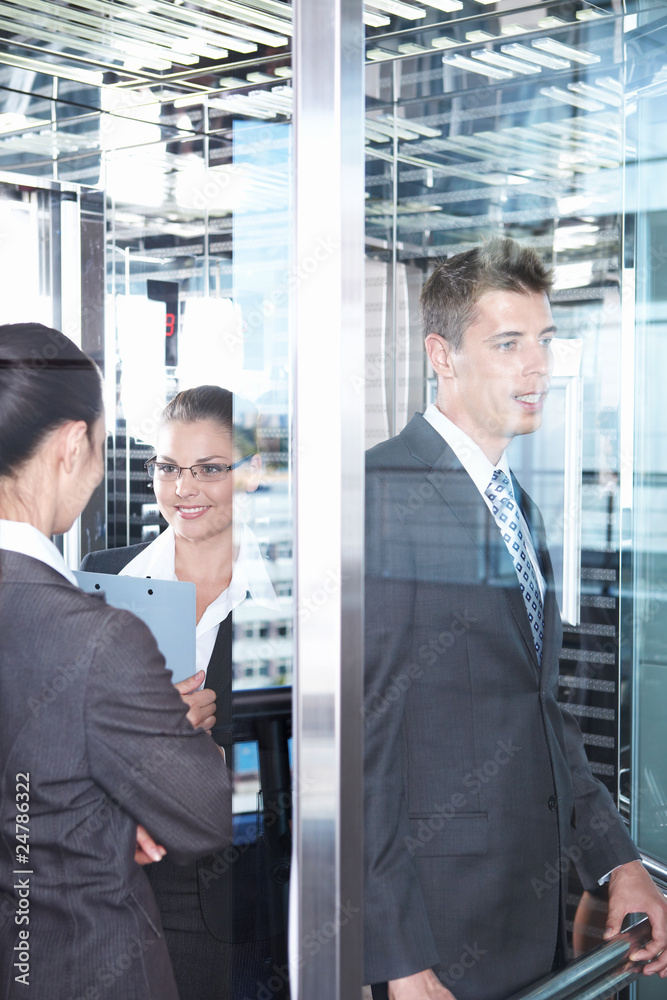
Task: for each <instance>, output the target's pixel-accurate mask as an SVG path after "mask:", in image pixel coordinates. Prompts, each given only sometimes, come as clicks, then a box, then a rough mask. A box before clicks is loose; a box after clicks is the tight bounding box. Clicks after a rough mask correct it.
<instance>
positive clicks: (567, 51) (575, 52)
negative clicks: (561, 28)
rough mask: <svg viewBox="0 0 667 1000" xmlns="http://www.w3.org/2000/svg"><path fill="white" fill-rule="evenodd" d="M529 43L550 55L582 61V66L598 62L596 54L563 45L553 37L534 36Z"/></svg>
mask: <svg viewBox="0 0 667 1000" xmlns="http://www.w3.org/2000/svg"><path fill="white" fill-rule="evenodd" d="M531 44H532V46H533V48H534V49H540V50H541V51H542V52H548V53H550V55H554V56H562V57H563V59H571V60H572V61H573V62H578V63H582V64H583V65H584V66H591V65H592V64H593V63H599V62H600V57H599V56H598V55H595V54H594V53H592V52H586V51H585V49H575V48H573V47H572V46H571V45H563V43H562V42H557V41H556V40H555V38H535V39H534V40H533V42H532V43H531Z"/></svg>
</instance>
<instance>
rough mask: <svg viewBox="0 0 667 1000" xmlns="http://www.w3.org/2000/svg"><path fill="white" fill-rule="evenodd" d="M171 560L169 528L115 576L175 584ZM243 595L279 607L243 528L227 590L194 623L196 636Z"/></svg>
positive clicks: (172, 542)
mask: <svg viewBox="0 0 667 1000" xmlns="http://www.w3.org/2000/svg"><path fill="white" fill-rule="evenodd" d="M175 560H176V536H175V534H174V529H173V528H172V527H171V526H169V527H168V528H167V529H166V530H165V531H163V532H162V534H161V535H158V537H157V538H156V539H154V540H153V541H152V542H151V544H150V545H149V546H147V547H146V548H145V549H144V550H143V551H142V552H140V553H139V555H137V556H135V557H134V559H132V560H131V561H130V562H129V563H128V564H127V565H126V566H124V567H123V569H122V570H121V571H120V574H119V575H120V576H150V577H154V578H155V579H156V580H175V579H176V570H175ZM247 594H250V597H251V598H252V599H253V600H255V601H256V602H257V603H258V604H261V605H263V606H264V607H267V608H273V609H277V608H279V607H280V604H279V601H278V598H277V597H276V593H275V590H274V589H273V584H272V583H271V578H270V577H269V574H268V570H267V568H266V562H265V560H264V558H263V556H262V553H261V550H260V547H259V543H258V541H257V538H256V537H255V535H254V533H253V532H252V531H251V529H250V528H249V527H248V525H247V524H244V525H243V526H242V529H241V542H240V545H239V551H238V555H237V557H236V562H235V563H234V569H233V571H232V579H231V582H230V584H229V587H228V588H227V590H223V592H222V593H221V594H220V596H219V597H217V598H216V599H215V601H213V602H212V603H211V604H209V606H208V607H207V609H206V611H205V612H204V614H203V615H202V616H201V618H200V620H199V622H198V623H197V635H201V634H203V633H204V632H207V631H208V630H209V629H211V628H213V627H214V626H216V625H219V624H220V622H222V621H224V620H225V618H226V617H227V615H228V614H230V612H232V611H233V610H234V608H236V607H238V606H239V604H241V602H242V601H244V600H245V598H246V595H247Z"/></svg>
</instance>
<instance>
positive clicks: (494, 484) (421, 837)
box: [364, 240, 667, 1000]
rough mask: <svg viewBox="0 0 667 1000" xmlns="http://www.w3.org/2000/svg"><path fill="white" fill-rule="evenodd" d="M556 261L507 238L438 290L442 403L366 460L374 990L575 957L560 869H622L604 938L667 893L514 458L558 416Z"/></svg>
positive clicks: (516, 971) (509, 982)
mask: <svg viewBox="0 0 667 1000" xmlns="http://www.w3.org/2000/svg"><path fill="white" fill-rule="evenodd" d="M550 287H551V274H550V272H549V271H548V270H547V268H546V267H545V266H544V265H543V264H542V262H541V261H540V259H539V258H538V257H537V256H536V255H535V254H534V252H532V251H529V250H525V249H522V248H521V247H520V246H518V244H516V243H514V242H513V241H511V240H493V241H491V242H490V243H488V244H486V245H485V246H483V247H479V248H476V249H474V250H472V251H468V252H466V253H463V254H460V255H458V256H456V257H453V258H451V259H450V260H449V261H446V262H444V263H442V264H439V265H438V267H437V268H436V270H435V271H434V273H433V275H432V276H431V277H430V278H429V280H428V281H427V282H426V284H425V286H424V289H423V292H422V312H423V318H424V332H425V334H426V341H425V344H426V349H427V352H428V355H429V359H430V362H431V364H432V366H433V368H434V370H435V373H436V375H437V379H438V391H437V400H436V404H435V405H433V406H430V407H428V408H427V410H426V412H425V413H424V415H421V414H416V415H415V416H414V417H413V419H412V420H411V421H410V423H409V424H408V425H407V427H406V428H405V430H404V431H402V432H401V434H399V435H398V436H397V437H395V438H392V439H391V440H389V441H387V442H385V443H383V444H380V445H378V446H376V447H375V448H373V449H371V451H370V452H369V453H368V462H367V528H366V531H367V583H366V662H367V667H366V702H365V708H364V721H365V744H366V784H365V798H366V824H365V868H366V896H365V960H366V973H365V981H366V982H370V983H372V984H374V986H373V996H374V997H375V998H381V997H385V998H386V997H387V996H388V997H389V998H390V1000H417V998H425V997H428V998H431V1000H451V998H452V996H455V997H456V1000H502V998H504V997H507V996H509V995H511V994H512V993H513V992H515V991H517V990H519V989H521V988H523V987H525V986H526V985H528V984H529V983H531V982H533V981H535V980H536V979H538V978H540V977H541V976H544V975H546V974H548V973H549V971H550V970H551V969H552V968H554V967H555V966H556V965H558V964H560V963H561V961H562V956H563V955H564V942H563V928H564V909H563V907H564V898H565V897H564V885H562V884H561V882H562V880H563V876H564V874H565V873H566V872H567V871H568V870H569V867H570V866H571V865H572V864H576V866H577V869H578V871H579V874H580V876H581V878H582V881H583V884H584V886H585V887H587V888H593V887H595V886H597V885H598V883H599V882H603V881H604V880H605V879H607V878H608V879H609V883H610V885H609V891H610V909H609V917H608V925H607V935H608V936H609V935H611V934H615V933H618V932H619V931H620V929H621V923H622V921H623V918H624V916H625V915H626V914H627V913H631V912H645V913H647V914H648V915H649V917H650V919H651V925H652V930H653V940H652V942H651V944H650V945H649V946H648V947H647V948H646V949H645V950H643V951H642V952H640V953H638V956H637V957H638V958H640V959H644V960H646V959H652V960H653V961H651V963H650V964H649V965H648V967H647V972H648V973H649V974H651V973H658V974H659V975H661V976H662V977H665V976H667V952H664V954H662V955H661V956H660V957H659V958H658V957H657V956H658V955H660V953H661V952H662V951H663V949H664V948H665V945H667V906H666V905H665V900H664V899H663V897H662V894H661V893H659V892H658V890H657V889H656V888H655V886H654V885H653V883H652V881H651V879H650V878H649V876H648V874H647V873H646V872H645V870H644V869H643V867H642V865H641V862H640V861H639V860H638V857H639V855H638V852H637V850H636V848H635V846H634V844H633V843H632V841H631V840H630V838H629V836H628V835H627V833H626V831H625V828H624V825H623V822H622V820H621V818H620V816H619V815H618V813H617V812H616V810H615V808H614V806H613V803H612V800H611V797H610V796H609V794H608V793H607V791H606V789H605V788H604V787H603V786H602V785H601V784H600V783H599V782H598V781H597V780H596V779H595V778H594V777H593V775H592V774H591V771H590V768H589V766H588V763H587V760H586V756H585V752H584V748H583V744H582V740H581V734H580V732H579V729H578V727H577V724H576V722H575V721H574V719H573V718H572V716H571V715H569V714H568V713H566V712H563V711H562V710H561V709H560V707H559V706H558V704H557V702H556V687H557V678H558V656H559V651H560V648H561V638H562V631H561V626H560V618H559V613H558V608H557V606H556V601H555V597H554V587H553V578H552V570H551V564H550V560H549V554H548V551H547V549H546V543H545V535H544V528H543V524H542V519H541V517H540V513H539V511H538V510H537V508H536V507H535V505H534V504H533V503H532V502H531V500H530V498H529V497H528V496H527V495H526V494H525V493H524V492H523V491H522V490H521V487H520V486H519V484H518V483H517V481H516V480H515V479H514V478H513V476H512V474H511V471H510V469H509V466H508V463H507V458H506V456H505V449H506V447H507V445H508V444H509V443H510V441H511V440H512V438H513V437H515V436H516V435H518V434H528V433H531V432H532V431H534V430H536V429H537V428H538V427H539V425H540V423H541V419H542V417H541V414H542V407H543V403H544V399H545V397H546V395H547V392H548V389H549V379H550V373H551V347H550V345H551V340H552V337H553V335H554V331H555V328H554V324H553V320H552V317H551V311H550V307H549V299H548V293H549V290H550Z"/></svg>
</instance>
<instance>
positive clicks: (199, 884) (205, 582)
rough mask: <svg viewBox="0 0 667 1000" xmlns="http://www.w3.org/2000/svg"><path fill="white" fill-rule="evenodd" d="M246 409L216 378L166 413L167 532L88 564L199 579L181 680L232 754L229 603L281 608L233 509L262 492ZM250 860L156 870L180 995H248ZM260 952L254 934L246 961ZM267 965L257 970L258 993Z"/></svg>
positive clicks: (158, 465)
mask: <svg viewBox="0 0 667 1000" xmlns="http://www.w3.org/2000/svg"><path fill="white" fill-rule="evenodd" d="M235 407H236V411H237V412H236V413H235V412H234V411H235ZM239 411H241V403H240V401H239V400H238V399H237V400H236V401H235V399H234V396H233V394H232V393H231V392H229V391H228V390H227V389H223V388H220V387H219V386H198V387H196V388H194V389H187V390H184V391H183V392H180V393H178V395H177V396H175V397H174V399H173V400H172V401H171V402H170V403H169V404H168V406H167V407H166V408H165V410H164V411H163V413H162V418H161V422H160V427H159V430H158V435H157V452H156V455H155V456H154V458H152V459H150V460H149V461H148V462H147V463H146V469H147V472H148V474H149V476H150V477H151V478H152V481H153V487H154V490H155V499H156V501H157V504H158V506H159V509H160V513H161V514H162V516H163V517H164V519H165V520H166V522H167V524H168V527H167V529H166V530H165V531H164V532H163V533H162V534H160V535H159V536H158V537H157V538H156V539H154V540H153V541H152V542H150V543H143V544H140V545H133V546H128V547H127V548H120V549H110V550H108V551H107V552H96V553H91V554H90V555H89V556H87V557H86V559H85V560H84V562H83V564H82V567H81V568H82V569H84V570H88V571H98V572H102V573H120V574H121V575H129V576H142V577H152V578H153V579H163V580H182V581H189V582H191V583H194V584H195V585H196V589H197V642H196V649H197V663H196V666H197V673H196V674H195V675H194V676H193V677H191V678H189V680H188V681H182V682H180V683H179V684H178V685H177V687H178V689H179V691H180V692H181V695H182V697H183V698H184V700H185V701H187V702H188V703H189V704H190V706H191V712H192V713H195V712H196V713H197V715H198V718H199V720H200V721H199V724H200V725H201V726H203V727H204V728H206V729H209V730H212V732H213V736H214V739H216V740H217V741H218V743H220V744H221V745H224V746H225V748H226V751H227V753H228V755H229V753H230V750H231V746H230V744H231V732H230V731H231V677H232V656H231V654H232V642H231V637H232V632H231V626H232V619H231V615H232V612H233V611H234V609H235V608H236V607H238V605H239V604H241V602H242V601H244V600H245V599H246V596H250V597H251V598H252V599H254V600H255V601H256V602H257V603H259V604H263V605H264V606H268V607H271V608H275V607H277V606H278V605H277V601H276V597H275V593H274V590H273V587H272V585H271V581H270V579H269V576H268V573H267V570H266V567H265V563H264V559H263V558H262V555H261V552H260V549H259V546H258V543H257V541H256V539H255V537H254V535H253V533H252V531H251V530H250V528H249V527H248V526H247V525H245V524H244V523H243V520H242V518H241V517H239V516H237V517H236V519H235V516H234V515H235V509H236V511H237V515H238V510H239V507H241V506H242V499H243V497H244V496H245V494H246V493H249V492H253V491H254V490H256V489H257V487H258V485H259V478H260V472H261V466H260V458H259V455H258V454H256V448H255V428H254V421H252V420H249V419H248V414H247V413H246V414H243V415H242V416H240V415H239ZM202 685H205V686H204V687H203V689H202ZM198 688H200V690H196V689H198ZM216 699H217V703H216ZM246 860H247V859H246V858H245V857H243V856H242V857H241V858H240V859H239V860H237V861H235V862H234V863H233V864H231V865H230V864H228V863H227V862H226V861H225V859H224V858H220V857H219V858H207V859H203V860H202V861H201V862H199V863H198V864H197V865H196V866H195V865H191V866H189V867H186V868H183V867H178V866H175V865H169V864H165V863H164V862H162V863H161V864H159V865H155V866H153V868H152V870H151V872H150V877H151V882H152V885H153V889H154V891H155V894H156V898H157V901H158V905H159V907H160V912H161V915H162V921H163V925H164V929H165V935H166V939H167V945H168V947H169V952H170V955H171V959H172V964H173V966H174V972H175V975H176V981H177V984H178V988H179V991H180V995H181V1000H232V998H233V997H234V996H236V995H237V994H238V995H239V997H242V996H244V995H245V991H240V989H239V983H240V980H241V978H242V976H241V973H237V971H236V966H237V964H238V961H239V955H240V952H239V949H238V948H235V949H234V951H233V952H232V948H231V947H230V946H231V943H232V940H233V938H234V923H235V922H238V921H237V917H238V914H237V913H234V912H233V911H236V910H238V908H239V905H240V902H237V904H236V905H233V902H232V895H234V897H235V898H236V899H237V900H238V896H239V892H238V887H240V885H242V883H243V875H244V870H245V866H246ZM230 876H231V877H230ZM232 879H233V880H234V882H235V883H236V884H237V889H236V890H234V891H232ZM246 922H247V921H246ZM251 937H252V935H251ZM246 943H248V942H247V938H246ZM254 950H255V951H256V950H257V949H254ZM260 950H261V949H260ZM232 956H233V957H234V968H232ZM253 961H254V958H253V948H252V942H250V943H249V950H248V949H246V951H245V952H244V953H243V962H244V963H245V964H246V965H248V963H249V964H250V965H252V963H253ZM265 972H266V970H265V969H263V968H261V967H260V968H258V970H257V973H256V974H255V973H254V972H253V975H254V979H253V982H252V986H253V987H254V988H255V990H256V988H257V986H256V982H255V980H256V979H257V978H258V977H260V978H261V976H262V974H263V973H265ZM244 978H245V979H246V982H247V977H244Z"/></svg>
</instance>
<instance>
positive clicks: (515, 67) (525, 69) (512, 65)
mask: <svg viewBox="0 0 667 1000" xmlns="http://www.w3.org/2000/svg"><path fill="white" fill-rule="evenodd" d="M471 55H472V57H473V59H479V60H481V61H482V62H486V63H490V64H491V65H492V66H500V68H501V69H508V70H510V72H511V73H522V74H523V75H524V76H531V75H532V74H534V73H541V72H542V70H541V69H540V67H539V66H535V65H534V64H532V63H525V62H521V60H519V59H510V57H509V56H503V55H501V54H500V53H499V52H490V51H489V50H488V49H477V50H476V51H475V52H472V53H471Z"/></svg>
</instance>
